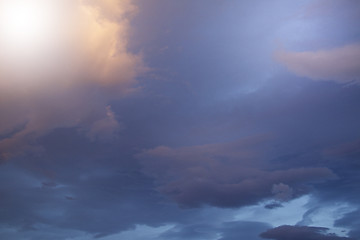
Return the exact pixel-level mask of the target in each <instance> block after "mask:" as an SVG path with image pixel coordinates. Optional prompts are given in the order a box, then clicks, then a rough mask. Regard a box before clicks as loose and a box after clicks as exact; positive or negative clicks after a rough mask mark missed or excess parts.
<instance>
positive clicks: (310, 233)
mask: <svg viewBox="0 0 360 240" xmlns="http://www.w3.org/2000/svg"><path fill="white" fill-rule="evenodd" d="M328 230H329V229H328V228H323V227H307V226H289V225H284V226H280V227H277V228H273V229H269V230H267V231H266V232H263V233H261V234H260V236H261V237H262V238H266V239H275V240H351V239H352V240H355V239H353V238H348V237H339V236H337V235H335V234H329V233H327V231H328Z"/></svg>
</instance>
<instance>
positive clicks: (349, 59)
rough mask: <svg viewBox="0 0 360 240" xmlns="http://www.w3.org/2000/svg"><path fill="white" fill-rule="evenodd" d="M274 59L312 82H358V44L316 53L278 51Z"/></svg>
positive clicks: (359, 50) (359, 56) (359, 80)
mask: <svg viewBox="0 0 360 240" xmlns="http://www.w3.org/2000/svg"><path fill="white" fill-rule="evenodd" d="M275 58H276V60H277V61H279V62H280V63H282V64H283V65H285V66H286V67H287V68H288V69H289V70H290V71H292V72H294V73H295V74H297V75H299V76H303V77H308V78H310V79H313V80H321V81H335V82H338V83H348V82H352V81H354V82H357V83H359V82H360V44H359V43H357V44H352V45H346V46H342V47H338V48H334V49H329V50H318V51H305V52H292V51H286V50H278V51H277V52H275Z"/></svg>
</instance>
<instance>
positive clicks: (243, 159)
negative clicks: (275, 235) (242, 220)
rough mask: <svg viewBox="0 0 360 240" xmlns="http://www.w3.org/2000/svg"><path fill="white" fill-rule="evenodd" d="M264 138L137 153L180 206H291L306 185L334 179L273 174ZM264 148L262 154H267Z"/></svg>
mask: <svg viewBox="0 0 360 240" xmlns="http://www.w3.org/2000/svg"><path fill="white" fill-rule="evenodd" d="M264 141H267V138H265V139H264V137H260V138H259V137H255V138H248V139H244V140H241V141H238V142H234V143H228V144H209V145H202V146H193V147H183V148H177V149H173V148H168V147H157V148H155V149H151V150H147V151H145V152H144V153H141V154H138V155H137V157H138V158H139V159H140V160H141V163H142V165H143V168H144V172H145V173H146V174H148V175H149V176H152V177H154V178H155V179H156V180H157V182H159V184H160V186H159V190H160V191H161V192H163V193H165V194H168V195H170V196H171V197H172V198H174V199H175V200H176V201H177V202H179V203H180V204H183V205H186V206H199V205H202V204H211V205H215V206H221V207H237V206H242V205H247V204H255V203H256V202H257V201H259V200H262V199H264V198H267V197H274V198H275V199H278V200H281V201H287V200H290V199H292V198H293V197H297V196H299V195H301V194H302V193H301V191H300V189H301V186H302V185H303V184H305V183H310V182H316V181H322V180H326V179H329V178H333V177H335V175H334V174H333V173H332V172H331V170H329V169H327V168H292V169H285V170H276V171H274V170H268V169H267V168H268V166H267V164H268V163H267V159H266V157H265V156H261V155H264V153H262V154H260V152H259V150H257V148H258V147H259V146H262V147H264V149H265V145H263V142H264ZM264 149H263V150H264Z"/></svg>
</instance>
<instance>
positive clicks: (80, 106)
mask: <svg viewBox="0 0 360 240" xmlns="http://www.w3.org/2000/svg"><path fill="white" fill-rule="evenodd" d="M36 1H40V0H34V4H35V3H36ZM54 4H58V5H56V6H59V10H58V14H59V15H61V14H63V15H64V16H62V18H61V19H60V20H61V21H62V22H61V24H62V25H61V27H60V28H59V29H58V30H56V32H51V34H53V35H54V36H60V37H58V38H56V40H54V41H52V42H51V43H49V44H48V45H46V46H44V47H43V48H40V47H39V49H36V51H35V50H34V51H35V52H36V54H31V55H29V56H28V55H27V56H25V55H22V53H19V54H18V55H17V56H16V58H15V57H14V58H15V60H16V61H14V62H11V61H12V57H13V55H14V54H15V53H14V52H11V53H8V55H2V56H1V57H0V63H1V65H0V66H1V67H0V79H1V80H0V115H1V116H2V117H1V119H0V159H2V160H4V159H8V158H10V157H12V156H15V155H17V154H19V153H22V152H24V151H27V150H32V151H33V150H35V151H39V150H41V148H40V147H39V146H38V145H37V139H38V138H39V137H41V136H44V135H46V134H47V133H49V132H51V131H52V130H54V129H56V128H69V127H77V128H79V129H81V132H84V134H85V135H86V136H88V137H89V138H90V139H91V140H96V139H99V140H101V139H110V138H112V137H113V136H114V134H116V132H117V131H118V130H119V129H121V124H120V123H119V122H118V121H117V119H116V117H115V115H114V113H113V112H112V110H111V106H110V105H109V101H110V100H112V99H116V98H119V97H124V96H126V95H127V94H129V93H131V92H133V91H134V85H135V83H136V77H137V76H138V75H139V74H141V73H142V72H143V71H144V69H145V67H144V64H143V62H142V56H141V55H140V54H136V53H132V52H130V51H129V50H128V38H129V36H128V32H129V29H130V22H129V21H130V18H131V17H132V16H133V15H134V14H135V13H136V12H137V8H136V6H135V5H134V4H133V3H132V1H131V0H125V1H116V0H106V1H96V0H92V1H80V0H77V1H70V0H67V1H54ZM60 6H61V7H60ZM54 38H55V37H54ZM4 49H5V46H3V45H1V44H0V51H1V50H4Z"/></svg>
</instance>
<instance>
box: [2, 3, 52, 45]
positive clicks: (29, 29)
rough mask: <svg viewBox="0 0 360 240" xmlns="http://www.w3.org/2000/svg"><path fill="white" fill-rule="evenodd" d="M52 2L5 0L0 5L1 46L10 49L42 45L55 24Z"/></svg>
mask: <svg viewBox="0 0 360 240" xmlns="http://www.w3.org/2000/svg"><path fill="white" fill-rule="evenodd" d="M50 2H52V1H38V0H6V1H4V0H3V1H1V5H0V31H1V32H0V33H1V41H2V44H5V46H6V47H11V48H17V49H18V48H21V49H22V50H24V49H23V48H25V47H28V48H33V47H36V45H41V44H44V41H47V40H48V38H49V37H50V35H51V31H52V28H53V25H54V24H55V17H56V16H54V15H53V14H54V9H53V6H52V5H51V4H49V3H50Z"/></svg>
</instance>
